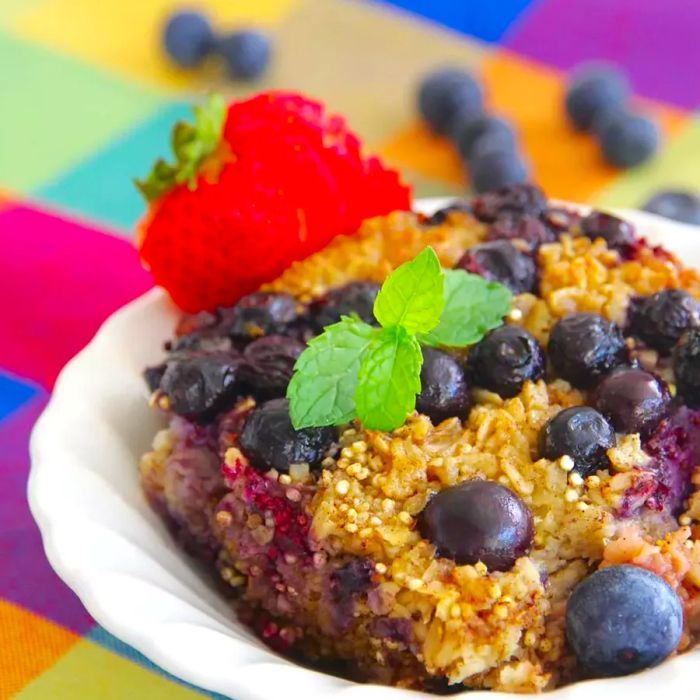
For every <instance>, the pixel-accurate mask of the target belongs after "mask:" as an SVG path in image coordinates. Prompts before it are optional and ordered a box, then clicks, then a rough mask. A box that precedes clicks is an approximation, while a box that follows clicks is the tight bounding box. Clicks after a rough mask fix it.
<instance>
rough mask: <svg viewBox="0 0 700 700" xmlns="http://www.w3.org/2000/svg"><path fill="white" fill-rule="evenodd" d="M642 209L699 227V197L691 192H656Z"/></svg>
mask: <svg viewBox="0 0 700 700" xmlns="http://www.w3.org/2000/svg"><path fill="white" fill-rule="evenodd" d="M642 209H644V211H649V212H651V213H652V214H658V215H659V216H665V217H666V218H667V219H674V220H675V221H681V222H683V223H684V224H693V225H694V226H700V197H699V196H698V195H696V194H693V193H692V192H684V191H682V190H664V191H662V192H657V193H656V194H655V195H654V196H653V197H651V198H650V199H649V200H647V202H646V204H644V206H643V207H642Z"/></svg>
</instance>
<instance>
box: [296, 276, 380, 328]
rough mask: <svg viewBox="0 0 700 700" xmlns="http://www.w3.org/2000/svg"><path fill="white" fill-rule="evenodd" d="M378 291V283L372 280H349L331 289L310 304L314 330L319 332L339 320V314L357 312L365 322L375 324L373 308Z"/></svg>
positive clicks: (345, 314) (344, 314)
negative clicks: (347, 282) (348, 282)
mask: <svg viewBox="0 0 700 700" xmlns="http://www.w3.org/2000/svg"><path fill="white" fill-rule="evenodd" d="M378 293H379V285H378V284H375V283H374V282H350V284H346V285H345V286H343V287H336V288H335V289H331V290H330V291H329V292H328V293H327V294H326V295H325V296H323V297H321V298H320V299H317V300H316V301H315V302H314V303H313V304H312V305H311V309H310V311H311V317H312V319H313V323H314V325H315V327H316V330H317V331H318V332H319V333H320V332H322V331H323V329H324V328H325V327H326V326H330V325H332V324H333V323H337V322H338V321H340V317H341V316H350V315H352V314H357V315H358V316H359V317H360V318H361V319H362V320H363V321H364V322H365V323H371V324H375V325H376V323H377V321H376V320H375V318H374V311H373V309H374V300H375V299H376V298H377V294H378Z"/></svg>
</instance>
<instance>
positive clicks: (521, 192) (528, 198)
mask: <svg viewBox="0 0 700 700" xmlns="http://www.w3.org/2000/svg"><path fill="white" fill-rule="evenodd" d="M472 209H473V211H474V216H476V218H477V219H479V221H485V222H486V223H492V222H493V221H495V220H496V219H498V218H499V217H501V216H516V217H517V216H522V215H523V214H531V215H532V216H540V215H541V214H543V213H544V212H545V211H546V209H547V199H546V198H545V196H544V192H542V190H541V189H540V188H539V187H537V186H536V185H533V184H531V183H523V184H519V185H507V186H505V187H500V188H499V189H497V190H495V191H494V192H485V193H484V194H482V195H481V196H479V197H476V198H475V199H474V201H473V202H472Z"/></svg>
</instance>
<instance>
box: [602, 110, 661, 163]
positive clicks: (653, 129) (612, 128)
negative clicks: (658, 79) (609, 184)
mask: <svg viewBox="0 0 700 700" xmlns="http://www.w3.org/2000/svg"><path fill="white" fill-rule="evenodd" d="M598 138H599V140H600V147H601V149H602V151H603V156H604V157H605V160H606V161H607V162H608V163H610V164H611V165H614V166H616V167H618V168H633V167H635V166H636V165H641V164H642V163H644V162H646V161H647V160H649V159H650V158H651V157H652V156H653V155H654V154H655V153H656V152H657V151H658V150H659V142H660V139H661V136H660V134H659V127H658V126H657V124H656V122H654V121H652V120H651V119H649V118H648V117H644V116H642V115H640V114H629V113H626V112H625V113H622V114H618V115H616V116H615V117H614V118H611V119H608V120H606V121H605V123H604V124H603V125H601V127H600V128H599V130H598Z"/></svg>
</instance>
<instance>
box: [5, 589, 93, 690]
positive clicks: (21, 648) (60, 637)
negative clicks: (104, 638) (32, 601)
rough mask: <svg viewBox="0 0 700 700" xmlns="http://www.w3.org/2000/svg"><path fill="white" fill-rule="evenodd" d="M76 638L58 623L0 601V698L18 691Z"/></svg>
mask: <svg viewBox="0 0 700 700" xmlns="http://www.w3.org/2000/svg"><path fill="white" fill-rule="evenodd" d="M79 639H80V637H78V635H76V634H74V633H73V632H70V631H69V630H67V629H64V628H63V627H61V626H60V625H56V624H54V623H53V622H49V620H45V619H44V618H42V617H39V616H38V615H35V614H34V613H31V612H29V611H28V610H24V609H23V608H19V607H17V606H15V605H12V603H8V602H7V601H4V600H0V698H9V697H12V696H13V695H14V694H15V693H17V692H19V691H20V690H21V689H22V688H24V687H25V686H26V685H27V684H28V683H30V682H31V681H32V680H34V679H35V678H36V677H37V676H38V675H39V674H41V673H43V672H44V671H46V669H48V668H50V667H51V665H52V664H54V663H55V662H56V661H57V660H58V659H60V658H61V657H62V656H63V655H64V654H65V653H66V652H67V651H69V649H71V647H73V646H74V645H75V644H76V642H78V640H79Z"/></svg>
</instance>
